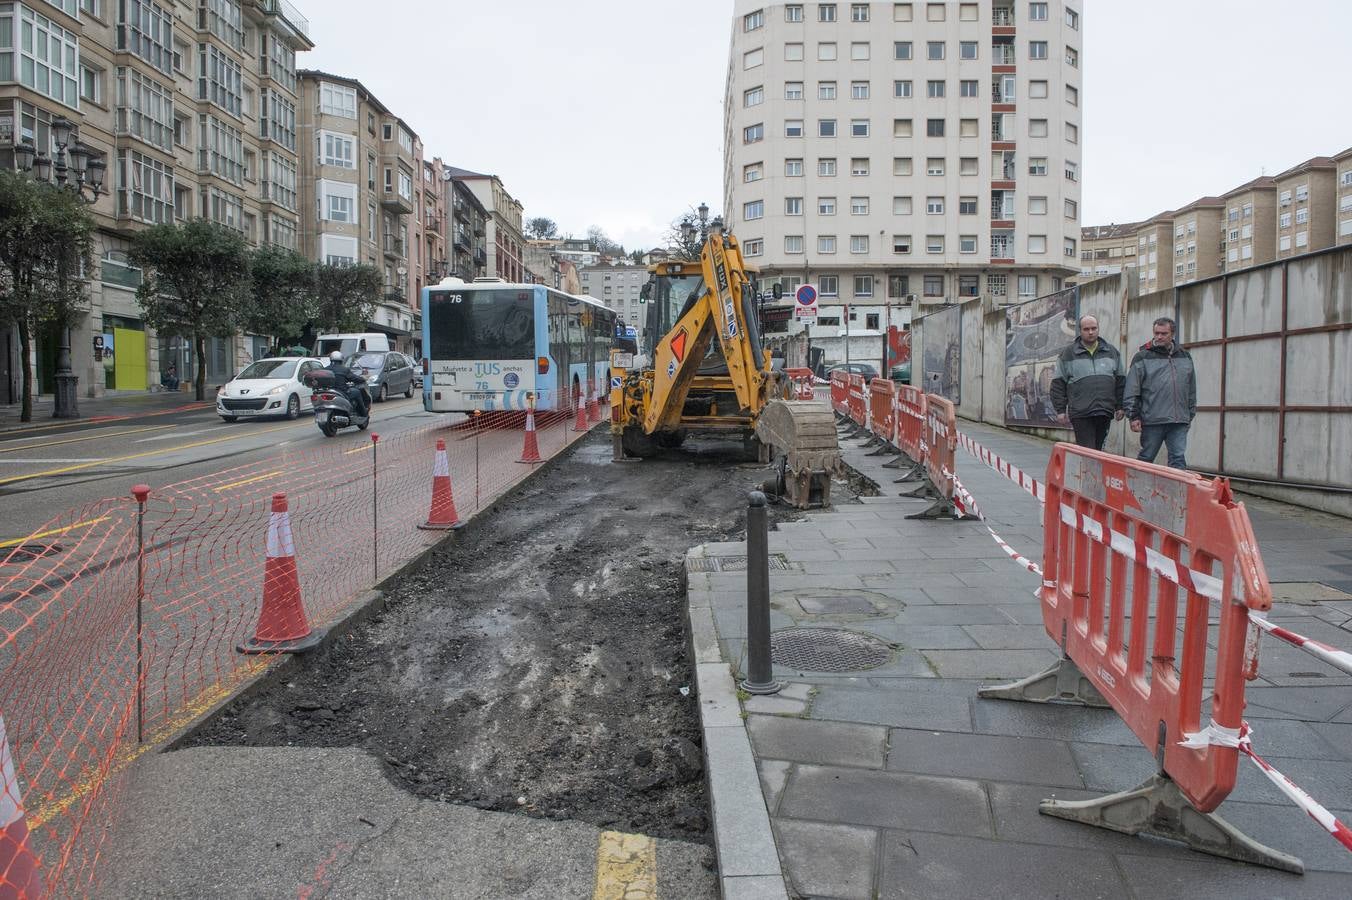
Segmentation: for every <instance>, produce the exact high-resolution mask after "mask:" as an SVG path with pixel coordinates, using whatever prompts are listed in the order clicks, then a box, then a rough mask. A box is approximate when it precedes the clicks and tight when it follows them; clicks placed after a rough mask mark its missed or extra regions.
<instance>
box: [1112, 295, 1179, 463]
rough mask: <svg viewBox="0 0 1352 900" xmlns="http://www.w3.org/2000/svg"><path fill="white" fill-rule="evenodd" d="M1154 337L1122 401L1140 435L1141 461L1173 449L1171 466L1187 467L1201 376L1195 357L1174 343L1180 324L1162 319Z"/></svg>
mask: <svg viewBox="0 0 1352 900" xmlns="http://www.w3.org/2000/svg"><path fill="white" fill-rule="evenodd" d="M1153 332H1154V337H1153V338H1151V340H1150V341H1148V342H1147V343H1145V344H1144V345H1142V347H1141V349H1140V350H1138V351H1136V355H1135V356H1134V357H1132V360H1131V368H1130V369H1128V370H1127V387H1126V393H1125V396H1124V398H1123V404H1124V406H1125V408H1126V412H1127V419H1128V420H1130V422H1131V430H1132V431H1135V432H1138V433H1139V434H1140V435H1141V453H1140V455H1139V456H1137V457H1136V458H1137V459H1140V460H1144V461H1145V462H1154V461H1155V457H1156V456H1158V455H1159V452H1160V445H1161V444H1164V445H1167V446H1168V448H1169V465H1170V466H1172V467H1173V468H1175V469H1186V468H1187V467H1188V463H1187V460H1186V459H1185V458H1184V451H1185V450H1186V448H1187V445H1188V426H1189V425H1190V424H1192V420H1193V417H1194V416H1196V415H1197V373H1196V371H1195V370H1194V369H1193V366H1192V357H1191V356H1189V355H1188V351H1186V350H1184V349H1183V348H1182V347H1181V346H1180V345H1179V343H1178V341H1177V340H1176V339H1175V335H1177V333H1178V326H1177V324H1176V323H1175V322H1174V320H1173V319H1170V318H1166V317H1160V318H1158V319H1156V320H1155V324H1154V326H1153Z"/></svg>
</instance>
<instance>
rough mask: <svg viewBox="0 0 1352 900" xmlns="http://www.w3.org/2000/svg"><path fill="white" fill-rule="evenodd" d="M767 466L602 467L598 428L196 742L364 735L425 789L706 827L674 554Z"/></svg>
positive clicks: (688, 451)
mask: <svg viewBox="0 0 1352 900" xmlns="http://www.w3.org/2000/svg"><path fill="white" fill-rule="evenodd" d="M768 475H769V472H768V470H767V469H766V468H765V467H762V466H758V465H756V464H754V463H747V462H746V461H745V457H743V456H742V450H741V444H740V442H739V441H738V442H729V441H717V440H708V441H695V440H691V441H689V442H687V444H686V446H685V447H683V448H681V449H679V450H669V451H664V452H663V455H662V456H661V457H659V458H658V459H653V460H646V461H644V462H632V463H622V464H614V463H611V462H610V444H609V435H608V434H601V433H598V434H594V435H592V436H591V437H589V438H587V439H586V440H585V441H583V442H582V443H580V444H579V445H578V447H577V448H576V449H575V450H574V451H573V452H572V453H571V454H570V455H569V456H568V457H566V458H564V459H562V460H561V461H559V462H558V463H556V464H555V465H554V467H553V468H552V469H551V470H550V471H548V472H546V473H545V474H543V476H542V477H541V478H539V479H538V480H536V481H534V482H532V483H531V484H530V485H529V486H528V487H526V488H523V489H521V490H519V491H517V492H515V493H513V494H512V495H510V496H508V497H507V498H504V500H503V501H501V502H500V503H499V504H498V508H497V509H496V511H493V512H490V513H488V514H487V515H485V516H483V517H482V518H480V519H478V520H476V521H475V522H473V523H472V524H471V525H470V526H469V527H468V528H466V529H465V531H464V532H463V533H462V534H461V535H459V536H458V539H457V540H456V541H454V542H451V543H448V544H447V545H445V546H443V547H441V548H440V549H438V550H436V551H435V552H434V553H433V555H432V556H431V558H429V559H428V560H427V561H426V562H425V563H424V564H423V565H421V566H419V567H418V568H416V569H415V570H413V571H411V572H409V573H407V574H406V575H405V576H404V577H403V578H402V579H401V580H400V581H399V582H397V583H396V584H395V585H394V586H393V588H392V589H391V590H390V591H389V594H388V601H389V608H388V609H387V610H386V611H385V612H384V613H382V614H381V615H379V616H377V617H375V618H373V619H372V620H370V621H368V622H367V623H365V624H364V625H362V626H360V627H358V628H357V629H356V630H354V631H353V632H352V633H351V634H349V635H348V636H346V637H345V638H343V639H342V640H340V641H338V642H337V643H336V645H335V646H333V647H330V648H328V649H325V650H323V651H320V652H318V653H317V654H315V655H312V656H310V657H307V658H306V659H305V663H304V665H303V667H302V669H301V671H300V674H298V675H296V676H294V677H293V678H292V680H291V681H290V682H289V683H285V684H277V685H274V686H271V687H269V688H267V689H265V690H263V691H261V692H260V693H258V694H256V695H254V696H252V697H249V698H247V699H245V700H241V701H238V702H237V703H235V704H233V705H232V706H230V707H227V708H226V709H225V710H224V711H223V713H222V714H221V715H219V716H218V717H217V718H215V719H214V720H212V721H211V722H210V723H208V724H207V725H206V726H205V727H204V728H203V729H201V730H200V731H199V732H198V733H197V734H196V735H195V736H194V737H193V739H192V741H191V743H192V744H193V745H246V746H257V747H266V746H292V745H295V746H313V747H360V748H363V749H366V750H368V751H370V752H371V753H372V754H374V755H375V756H376V757H377V758H379V759H381V760H382V761H383V764H384V768H385V771H386V773H387V774H388V776H389V777H390V779H391V780H392V781H393V782H394V783H395V784H396V785H399V786H402V787H403V788H404V789H406V790H408V791H410V792H411V793H413V794H415V795H417V796H419V797H424V798H435V799H439V800H444V801H446V802H449V803H458V804H467V805H470V806H474V807H478V808H481V809H492V810H510V811H517V812H520V813H524V814H525V815H529V816H536V817H542V818H549V819H563V820H577V821H583V822H588V823H592V824H594V825H597V826H601V827H605V828H614V829H618V830H624V831H630V832H636V833H642V834H648V835H651V836H654V837H662V838H671V839H676V840H685V841H694V842H704V843H708V842H709V835H708V833H707V832H708V801H707V797H706V794H705V779H704V772H703V764H702V756H703V754H702V751H701V748H700V746H699V744H700V728H699V714H698V710H697V708H696V698H695V696H694V691H693V688H692V687H691V681H692V668H691V665H690V661H689V660H688V659H687V657H686V634H685V624H684V623H685V614H684V606H685V590H684V585H683V580H682V568H681V566H682V561H683V559H684V556H685V552H686V550H687V549H688V548H689V547H691V546H694V545H696V544H701V543H705V542H708V541H720V540H740V539H742V538H743V537H744V533H745V532H744V529H745V515H746V492H747V491H748V490H750V489H753V488H754V487H756V486H758V485H759V483H760V482H761V481H763V480H764V479H765V478H767V477H768ZM835 490H836V494H837V496H836V497H835V499H836V501H837V502H848V499H849V498H848V492H847V491H846V489H845V485H843V484H840V483H837V485H836V488H835ZM799 515H800V514H799V513H798V511H796V510H792V509H789V508H787V507H783V506H775V505H772V506H771V517H772V518H771V521H772V522H773V521H777V520H784V519H792V518H797V517H798V516H799Z"/></svg>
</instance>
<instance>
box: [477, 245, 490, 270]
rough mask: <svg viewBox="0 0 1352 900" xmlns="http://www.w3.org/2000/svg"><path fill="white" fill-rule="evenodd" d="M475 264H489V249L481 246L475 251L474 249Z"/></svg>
mask: <svg viewBox="0 0 1352 900" xmlns="http://www.w3.org/2000/svg"><path fill="white" fill-rule="evenodd" d="M474 264H475V265H476V266H486V265H488V251H486V250H484V248H482V247H480V248H479V249H477V250H475V251H474Z"/></svg>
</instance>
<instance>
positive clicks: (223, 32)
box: [197, 0, 244, 50]
mask: <svg viewBox="0 0 1352 900" xmlns="http://www.w3.org/2000/svg"><path fill="white" fill-rule="evenodd" d="M197 27H198V28H201V29H205V30H207V31H209V32H211V33H212V34H214V35H216V37H218V38H220V39H221V40H222V41H224V42H225V43H226V45H227V46H230V47H233V48H234V49H236V50H242V49H243V48H244V15H243V13H241V12H240V8H239V3H238V2H237V0H199V5H198V7H197Z"/></svg>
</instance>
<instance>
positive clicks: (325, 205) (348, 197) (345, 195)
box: [315, 178, 357, 225]
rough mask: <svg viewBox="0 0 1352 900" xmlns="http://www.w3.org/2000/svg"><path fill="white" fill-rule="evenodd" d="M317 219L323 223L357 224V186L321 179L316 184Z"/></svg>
mask: <svg viewBox="0 0 1352 900" xmlns="http://www.w3.org/2000/svg"><path fill="white" fill-rule="evenodd" d="M315 194H316V197H317V200H318V209H317V210H316V212H317V214H318V217H319V218H320V219H322V220H323V221H325V222H342V223H345V224H350V225H355V224H357V186H356V185H355V184H347V183H346V182H342V181H329V180H327V179H324V178H321V179H319V181H318V182H317V183H316V186H315Z"/></svg>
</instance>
